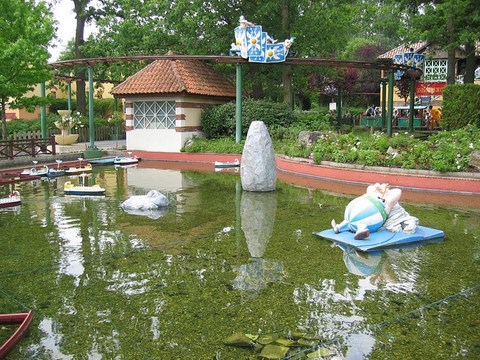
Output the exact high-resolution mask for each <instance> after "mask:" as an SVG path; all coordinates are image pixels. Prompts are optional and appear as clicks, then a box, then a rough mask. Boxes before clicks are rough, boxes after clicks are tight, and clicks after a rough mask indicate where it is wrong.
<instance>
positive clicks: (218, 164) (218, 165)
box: [215, 159, 240, 168]
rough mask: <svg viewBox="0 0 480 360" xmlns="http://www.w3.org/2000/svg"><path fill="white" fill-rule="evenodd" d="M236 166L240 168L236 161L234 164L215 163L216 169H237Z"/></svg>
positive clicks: (236, 160) (238, 162)
mask: <svg viewBox="0 0 480 360" xmlns="http://www.w3.org/2000/svg"><path fill="white" fill-rule="evenodd" d="M238 166H240V161H239V160H238V159H235V161H234V162H221V161H215V167H216V168H231V167H238Z"/></svg>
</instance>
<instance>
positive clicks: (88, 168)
mask: <svg viewBox="0 0 480 360" xmlns="http://www.w3.org/2000/svg"><path fill="white" fill-rule="evenodd" d="M92 171H93V168H92V165H90V164H87V165H85V166H83V167H74V166H73V167H70V168H68V169H66V170H65V175H78V174H85V173H90V172H92Z"/></svg>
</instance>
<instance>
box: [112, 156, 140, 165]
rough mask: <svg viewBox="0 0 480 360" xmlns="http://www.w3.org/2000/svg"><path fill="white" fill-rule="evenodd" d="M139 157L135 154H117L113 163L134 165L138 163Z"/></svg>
mask: <svg viewBox="0 0 480 360" xmlns="http://www.w3.org/2000/svg"><path fill="white" fill-rule="evenodd" d="M138 160H139V159H138V157H137V156H136V155H135V156H117V157H116V158H115V159H114V160H113V163H114V164H115V165H132V164H137V163H138Z"/></svg>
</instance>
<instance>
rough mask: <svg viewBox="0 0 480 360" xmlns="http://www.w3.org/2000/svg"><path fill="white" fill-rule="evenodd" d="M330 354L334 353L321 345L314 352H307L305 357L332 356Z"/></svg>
mask: <svg viewBox="0 0 480 360" xmlns="http://www.w3.org/2000/svg"><path fill="white" fill-rule="evenodd" d="M332 355H334V354H333V352H332V351H331V350H329V349H327V348H324V347H322V348H320V349H318V350H316V351H314V352H311V353H308V354H307V359H317V358H323V357H326V356H332Z"/></svg>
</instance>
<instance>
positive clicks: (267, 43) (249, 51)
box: [230, 15, 294, 63]
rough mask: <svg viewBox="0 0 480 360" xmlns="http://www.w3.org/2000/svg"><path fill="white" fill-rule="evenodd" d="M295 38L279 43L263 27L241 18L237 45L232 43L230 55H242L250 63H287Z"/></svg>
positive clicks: (236, 29) (236, 33) (236, 39)
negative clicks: (286, 59)
mask: <svg viewBox="0 0 480 360" xmlns="http://www.w3.org/2000/svg"><path fill="white" fill-rule="evenodd" d="M293 41H294V38H290V39H287V40H285V42H281V43H277V40H275V39H273V38H272V37H271V36H269V35H268V34H267V33H266V32H264V31H262V26H261V25H256V24H255V23H253V22H250V21H248V20H246V19H245V17H244V16H243V15H242V16H240V24H239V26H237V27H236V28H235V43H232V45H231V48H230V55H240V56H241V57H242V58H244V59H249V61H250V62H258V63H274V62H282V61H285V58H286V57H287V54H288V51H289V49H290V47H291V46H292V43H293Z"/></svg>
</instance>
